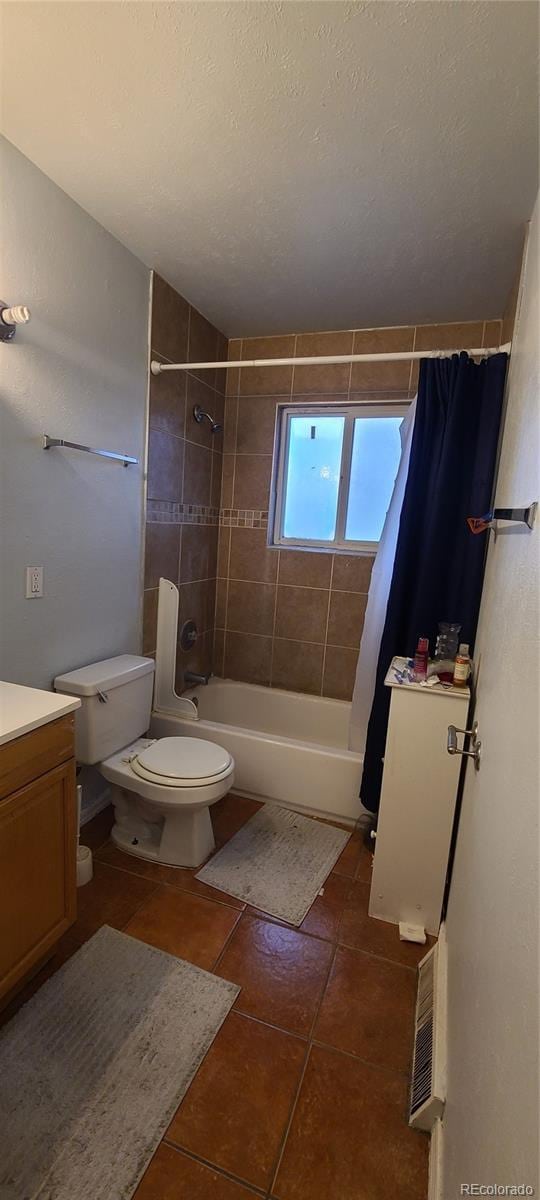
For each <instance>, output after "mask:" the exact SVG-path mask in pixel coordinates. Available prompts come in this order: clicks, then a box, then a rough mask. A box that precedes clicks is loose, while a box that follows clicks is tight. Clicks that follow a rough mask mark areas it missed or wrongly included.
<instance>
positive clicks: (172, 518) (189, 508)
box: [146, 500, 219, 525]
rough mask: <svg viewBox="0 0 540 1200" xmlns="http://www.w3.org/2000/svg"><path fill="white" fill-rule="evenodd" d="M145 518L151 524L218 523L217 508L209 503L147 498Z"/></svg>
mask: <svg viewBox="0 0 540 1200" xmlns="http://www.w3.org/2000/svg"><path fill="white" fill-rule="evenodd" d="M146 520H147V522H148V524H151V525H219V508H213V507H212V506H211V505H209V504H180V503H179V502H178V501H175V500H148V501H147V504H146Z"/></svg>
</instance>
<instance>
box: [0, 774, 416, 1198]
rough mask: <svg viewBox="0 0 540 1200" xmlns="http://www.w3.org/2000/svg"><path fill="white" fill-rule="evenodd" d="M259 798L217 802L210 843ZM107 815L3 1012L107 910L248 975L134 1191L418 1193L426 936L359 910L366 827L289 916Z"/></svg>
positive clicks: (192, 956)
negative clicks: (300, 912) (39, 953)
mask: <svg viewBox="0 0 540 1200" xmlns="http://www.w3.org/2000/svg"><path fill="white" fill-rule="evenodd" d="M258 807H259V806H258V805H257V803H256V802H255V801H251V800H246V799H245V798H240V797H235V796H227V797H226V798H225V800H223V801H220V802H219V803H218V804H216V805H215V806H214V809H213V821H214V829H215V835H216V842H217V844H218V845H223V844H224V842H226V841H227V840H228V838H230V837H232V836H233V834H234V833H236V832H237V830H238V829H239V828H240V827H241V825H242V824H243V823H244V822H245V821H247V820H249V818H250V816H252V815H253V813H254V812H255V811H256V810H257V808H258ZM110 823H111V813H110V811H107V812H105V813H102V814H100V815H99V817H97V818H96V819H95V820H94V821H93V822H91V823H90V825H87V826H85V828H84V836H83V841H84V842H85V844H87V845H91V846H92V848H93V850H94V855H95V859H94V867H95V874H94V879H93V881H92V883H90V884H87V885H86V887H84V888H82V889H81V890H80V891H79V893H78V902H79V916H78V919H77V921H76V923H75V925H74V926H73V927H72V929H70V930H69V931H68V933H67V934H66V935H65V936H64V938H62V940H61V942H60V944H59V946H58V948H57V952H56V954H55V956H54V958H53V959H51V960H50V962H49V963H47V965H46V966H45V967H44V968H43V970H42V971H41V972H40V974H39V975H38V976H36V978H35V979H34V980H32V982H31V983H30V984H29V985H28V986H27V987H26V989H25V990H24V992H22V993H20V994H19V997H18V998H17V1000H16V1001H14V1002H13V1003H12V1004H11V1006H10V1008H9V1009H7V1010H5V1012H4V1013H3V1014H2V1019H3V1021H5V1020H6V1019H8V1018H9V1016H10V1015H11V1013H12V1012H14V1011H15V1010H16V1008H17V1007H19V1006H20V1004H21V1003H22V1002H23V1001H24V1000H26V999H28V997H29V996H30V995H31V994H32V992H33V991H35V990H36V988H37V987H39V985H40V983H41V982H43V980H44V979H46V978H47V977H48V976H49V975H50V974H52V972H53V971H54V970H56V969H57V968H58V966H60V965H61V964H62V962H64V961H65V960H66V958H68V957H69V956H70V955H71V954H72V953H74V951H75V950H76V949H77V948H78V947H79V946H80V945H81V944H82V943H83V942H84V941H86V939H87V938H89V937H91V935H92V934H93V933H94V932H95V930H96V929H98V928H99V927H100V925H102V924H104V923H108V924H109V925H114V926H115V927H116V928H117V929H124V930H125V931H126V932H127V933H129V934H131V935H132V936H134V937H139V938H141V939H142V940H143V941H147V942H150V943H152V944H153V945H155V946H159V947H161V948H162V949H163V950H167V951H168V952H169V953H171V954H177V955H179V956H180V957H182V958H185V959H187V960H188V961H190V962H193V963H195V964H197V965H198V966H201V967H204V968H205V969H207V970H211V971H214V972H215V973H216V974H217V975H221V976H223V977H224V978H226V979H231V980H233V982H235V983H238V984H239V985H240V986H241V988H242V991H241V993H240V995H239V997H238V999H237V1001H236V1003H235V1006H234V1009H233V1010H232V1012H231V1013H230V1014H229V1016H228V1017H227V1020H226V1021H225V1023H224V1024H223V1026H222V1028H221V1029H220V1031H219V1033H218V1035H217V1037H216V1039H215V1041H214V1043H213V1044H212V1046H211V1048H210V1050H209V1052H208V1054H207V1055H206V1058H205V1059H204V1061H203V1063H202V1065H201V1067H200V1068H199V1071H198V1072H197V1075H196V1077H195V1079H194V1081H193V1083H192V1084H191V1087H190V1088H189V1091H188V1092H187V1094H186V1096H185V1097H184V1100H183V1102H182V1103H181V1105H180V1107H179V1109H178V1111H177V1113H176V1114H175V1116H174V1118H173V1120H172V1122H171V1125H170V1126H169V1129H168V1131H167V1133H166V1135H165V1137H164V1139H163V1141H162V1143H161V1145H160V1147H159V1149H158V1150H157V1152H156V1154H155V1155H154V1158H153V1159H152V1162H151V1163H150V1165H149V1167H148V1169H147V1171H146V1174H145V1175H144V1178H143V1180H142V1181H141V1183H140V1184H139V1187H138V1188H137V1191H136V1193H135V1197H134V1200H180V1197H186V1198H189V1200H250V1198H253V1197H257V1196H258V1197H266V1198H268V1200H425V1197H426V1194H427V1153H428V1141H427V1139H426V1138H425V1137H424V1135H423V1134H420V1133H416V1132H414V1131H412V1130H411V1129H409V1127H408V1125H407V1119H406V1113H407V1087H408V1072H409V1069H410V1054H411V1048H412V1019H413V1009H414V996H415V988H416V980H415V970H414V968H415V965H416V963H417V961H418V959H419V958H421V957H422V956H423V954H424V953H425V949H424V947H414V946H412V945H410V944H405V943H403V942H400V941H399V938H398V936H397V932H396V930H395V928H394V926H390V925H385V924H383V923H382V922H380V921H373V920H372V919H371V918H369V917H368V915H367V902H368V896H369V879H370V870H371V858H370V855H369V853H368V851H367V850H366V849H365V847H364V845H363V842H362V839H361V837H360V835H359V834H356V833H355V834H353V835H352V837H351V839H350V841H349V843H348V845H347V847H346V849H345V850H344V851H343V853H342V855H341V857H340V859H339V861H338V862H337V864H336V867H335V870H334V871H333V873H332V874H331V875H330V877H329V879H328V880H327V882H326V884H325V887H324V894H323V895H322V896H318V897H317V900H316V901H315V903H314V905H313V907H312V909H311V911H310V913H309V914H308V916H307V917H306V918H305V920H304V921H303V923H302V925H301V927H300V929H296V928H293V927H291V926H289V925H286V924H285V923H284V922H280V921H278V920H276V919H275V918H273V917H268V916H267V915H266V914H264V913H260V912H258V911H257V910H255V909H253V908H249V906H246V905H244V904H242V903H241V902H240V901H238V900H236V899H234V898H233V897H231V896H226V895H224V894H223V893H222V892H218V891H216V890H215V889H214V888H210V887H207V886H206V885H204V884H200V883H199V882H198V881H197V880H196V879H195V872H194V871H189V870H178V869H175V868H171V867H162V866H159V865H157V864H154V863H147V862H144V861H143V860H142V859H136V858H133V857H130V856H128V855H125V854H123V853H122V852H120V851H119V850H117V849H116V847H114V846H113V845H112V844H111V843H110V842H109V840H108V835H109V830H110Z"/></svg>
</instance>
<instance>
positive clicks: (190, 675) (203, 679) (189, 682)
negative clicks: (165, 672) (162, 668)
mask: <svg viewBox="0 0 540 1200" xmlns="http://www.w3.org/2000/svg"><path fill="white" fill-rule="evenodd" d="M209 679H210V672H208V675H198V674H197V672H196V671H184V683H185V684H186V686H187V687H193V686H194V685H195V684H196V683H204V684H205V685H206V684H207V683H208V680H209Z"/></svg>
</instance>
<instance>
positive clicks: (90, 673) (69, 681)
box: [54, 654, 154, 696]
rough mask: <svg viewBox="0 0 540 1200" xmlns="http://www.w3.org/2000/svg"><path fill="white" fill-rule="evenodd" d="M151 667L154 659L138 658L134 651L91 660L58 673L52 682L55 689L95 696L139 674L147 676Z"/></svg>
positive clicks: (128, 681)
mask: <svg viewBox="0 0 540 1200" xmlns="http://www.w3.org/2000/svg"><path fill="white" fill-rule="evenodd" d="M153 670H154V660H153V658H141V657H140V656H139V655H137V654H118V655H117V656H116V657H115V658H105V659H103V661H102V662H97V663H90V665H89V666H88V667H79V669H78V670H77V671H68V672H67V674H65V675H57V676H56V679H55V681H54V689H55V691H56V692H67V694H68V695H71V696H97V693H98V692H107V691H110V690H111V688H115V687H121V686H122V684H124V683H131V681H132V680H133V679H136V678H137V676H138V675H148V674H149V673H150V671H153Z"/></svg>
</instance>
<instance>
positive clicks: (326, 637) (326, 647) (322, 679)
mask: <svg viewBox="0 0 540 1200" xmlns="http://www.w3.org/2000/svg"><path fill="white" fill-rule="evenodd" d="M351 366H352V363H351ZM334 565H335V558H334V556H333V555H332V563H331V566H330V586H329V588H328V604H327V606H326V626H325V630H324V643H323V647H324V648H323V658H322V673H321V691H320V695H321V696H324V674H325V671H326V652H327V649H328V627H329V625H330V605H331V603H332V584H333V582H334ZM350 594H351V593H349V595H350Z"/></svg>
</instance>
